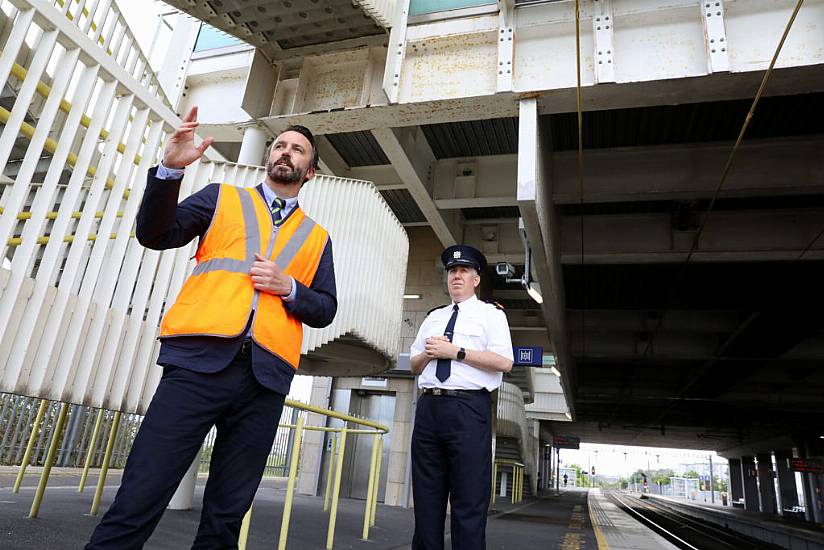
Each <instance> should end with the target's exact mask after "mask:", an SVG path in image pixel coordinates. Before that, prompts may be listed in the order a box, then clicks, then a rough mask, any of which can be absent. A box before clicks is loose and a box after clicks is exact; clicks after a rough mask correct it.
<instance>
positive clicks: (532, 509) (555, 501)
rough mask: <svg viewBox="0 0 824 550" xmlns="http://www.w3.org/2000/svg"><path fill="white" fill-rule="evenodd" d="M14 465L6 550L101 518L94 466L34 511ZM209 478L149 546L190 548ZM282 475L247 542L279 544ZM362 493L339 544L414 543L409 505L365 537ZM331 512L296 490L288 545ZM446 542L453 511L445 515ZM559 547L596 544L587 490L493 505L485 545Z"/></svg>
mask: <svg viewBox="0 0 824 550" xmlns="http://www.w3.org/2000/svg"><path fill="white" fill-rule="evenodd" d="M11 473H12V472H10V471H0V548H3V549H4V550H31V549H44V548H48V549H49V550H64V549H65V550H68V549H79V548H82V547H83V545H84V544H85V543H86V541H87V540H88V537H89V535H90V534H91V532H92V530H93V529H94V527H95V525H96V524H97V522H98V521H99V518H98V517H91V516H89V515H88V513H89V508H90V506H91V502H92V497H93V494H94V486H95V482H96V472H93V473H91V474H90V475H89V481H88V485H87V489H86V491H85V492H84V493H77V482H78V480H79V475H78V473H77V471H72V470H59V471H55V474H56V475H54V476H53V477H52V478H51V480H50V483H49V487H48V489H47V491H46V496H45V499H44V501H43V505H42V507H41V510H40V516H39V518H37V519H28V518H27V515H28V512H29V508H30V506H31V502H32V499H33V497H34V491H35V488H36V486H37V477H36V476H35V475H27V476H26V479H25V481H24V483H23V488H22V490H21V491H20V493H19V494H13V493H12V492H11V486H12V484H13V481H14V477H13V475H11ZM31 473H32V474H36V473H37V470H35V469H32V471H31ZM118 481H119V472H112V475H110V476H109V477H108V478H107V486H106V488H105V490H104V494H103V501H102V506H101V510H100V513H101V514H102V513H104V512H105V510H106V508H107V507H108V506H109V505H110V504H111V501H112V499H113V498H114V494H115V492H116V490H117V483H118ZM204 483H205V479H204V478H200V479H199V480H198V484H197V487H196V490H195V502H194V507H193V509H192V510H188V511H172V510H167V511H166V513H165V514H164V515H163V519H162V520H161V521H160V524H159V525H158V527H157V529H156V531H155V533H154V534H153V535H152V537H151V538H150V539H149V541H148V543H147V544H146V546H145V548H146V549H147V550H181V549H185V548H189V547H190V546H191V543H192V540H193V539H194V535H195V531H196V530H197V524H198V520H199V518H200V500H201V498H202V495H203V486H204ZM285 492H286V491H285V480H283V479H265V480H264V481H263V483H262V484H261V487H260V489H259V490H258V494H257V497H256V499H255V506H254V514H253V517H252V523H251V527H250V532H249V543H248V545H247V549H248V550H264V549H265V550H270V549H271V548H274V547H276V545H277V540H278V534H279V532H280V521H281V514H282V510H283V501H284V497H285ZM364 504H365V503H364V501H362V500H354V499H341V501H340V505H339V510H338V521H337V524H338V526H337V530H336V533H335V545H334V548H336V549H369V550H405V549H408V548H410V544H411V542H412V534H413V530H414V517H413V512H412V510H411V509H404V508H399V507H394V506H384V505H382V504H379V505H378V510H377V525H376V526H375V527H374V528H373V529H372V530H371V531H370V537H369V539H370V540H368V541H364V540H362V539H361V538H360V536H361V529H362V527H363V512H364ZM327 525H328V516H327V514H325V513H324V512H323V499H322V498H319V497H308V496H302V495H298V496H296V497H295V502H294V505H293V509H292V520H291V525H290V531H289V539H288V544H287V547H288V548H295V549H300V550H304V549H306V550H320V549H323V548H325V545H326V533H327ZM446 531H447V535H446V537H447V541H446V548H449V546H450V541H449V518H448V517H447V522H446ZM536 547H540V548H562V549H564V550H577V549H588V550H589V549H594V548H597V545H596V540H595V534H594V532H593V530H592V525H591V522H590V515H589V513H588V510H587V492H586V491H582V490H567V491H563V492H561V493H560V494H559V495H555V494H554V493H553V494H540V495H539V496H538V497H535V498H532V499H528V500H524V501H523V502H521V503H518V504H516V505H514V506H513V505H512V504H511V503H509V502H508V501H507V500H506V499H503V500H501V499H498V501H497V503H496V511H495V513H492V514H491V515H490V516H489V521H488V525H487V548H488V549H490V550H492V549H513V550H514V549H522V548H536Z"/></svg>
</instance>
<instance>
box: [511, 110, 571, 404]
mask: <svg viewBox="0 0 824 550" xmlns="http://www.w3.org/2000/svg"><path fill="white" fill-rule="evenodd" d="M547 140H548V136H546V135H545V132H543V131H542V128H541V125H540V117H539V116H538V102H537V100H536V99H523V100H521V102H520V117H519V127H518V208H519V210H520V212H521V217H522V219H523V230H524V232H525V233H526V239H527V246H528V247H529V248H530V250H531V251H532V258H533V260H534V261H533V262H532V265H533V267H534V269H535V273H534V275H535V276H536V279H537V281H538V283H539V284H540V285H541V292H542V294H543V299H544V301H543V304H541V308H542V310H543V312H544V319H545V320H546V322H547V329H548V330H549V334H550V339H551V341H552V346H553V348H554V350H555V357H556V361H557V368H558V370H559V371H560V372H561V374H562V375H563V379H562V383H563V386H564V389H565V391H570V390H569V388H572V387H575V381H574V380H571V379H570V378H571V375H572V372H573V369H572V368H571V366H572V363H571V362H572V361H573V359H572V354H571V352H570V348H569V338H568V333H567V327H566V304H565V299H564V296H565V293H564V282H563V271H562V268H561V253H560V227H559V225H558V224H559V222H558V218H559V217H560V215H559V214H558V210H557V207H556V206H555V205H554V204H553V202H552V187H553V183H552V178H553V174H552V165H553V163H552V157H551V150H550V148H549V147H548V146H547ZM566 397H567V402H568V403H572V402H573V401H572V399H571V398H570V397H571V396H569V395H567V396H566ZM570 412H573V411H572V408H571V407H570Z"/></svg>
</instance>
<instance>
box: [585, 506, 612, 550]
mask: <svg viewBox="0 0 824 550" xmlns="http://www.w3.org/2000/svg"><path fill="white" fill-rule="evenodd" d="M589 498H590V495H589V493H587V510H589V522H590V523H591V524H592V530H593V532H595V540H596V541H597V542H598V550H609V544H607V538H606V537H605V536H604V532H603V531H601V527H599V525H598V523H597V522H596V521H595V514H594V513H593V512H592V503H590V501H589Z"/></svg>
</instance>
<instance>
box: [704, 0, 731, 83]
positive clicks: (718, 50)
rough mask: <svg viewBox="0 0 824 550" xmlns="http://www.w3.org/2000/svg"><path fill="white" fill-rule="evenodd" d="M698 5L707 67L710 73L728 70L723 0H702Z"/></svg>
mask: <svg viewBox="0 0 824 550" xmlns="http://www.w3.org/2000/svg"><path fill="white" fill-rule="evenodd" d="M699 7H700V9H701V20H702V21H703V23H704V38H705V40H706V45H707V56H708V57H707V62H708V67H707V69H708V70H709V72H711V73H717V72H725V71H729V70H730V56H729V52H728V51H727V30H726V27H725V25H724V0H703V1H702V2H701V5H700V6H699Z"/></svg>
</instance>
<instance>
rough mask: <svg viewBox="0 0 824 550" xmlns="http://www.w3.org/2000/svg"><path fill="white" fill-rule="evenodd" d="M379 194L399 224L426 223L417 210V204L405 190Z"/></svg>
mask: <svg viewBox="0 0 824 550" xmlns="http://www.w3.org/2000/svg"><path fill="white" fill-rule="evenodd" d="M380 193H381V195H383V198H384V200H385V201H386V203H387V204H388V205H389V208H391V209H392V212H394V213H395V216H397V217H398V221H400V222H401V223H420V222H425V221H426V217H425V216H424V215H423V212H421V209H420V208H418V203H416V202H415V199H414V198H412V194H411V193H410V192H409V191H407V190H406V189H386V190H382V191H381V192H380Z"/></svg>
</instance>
